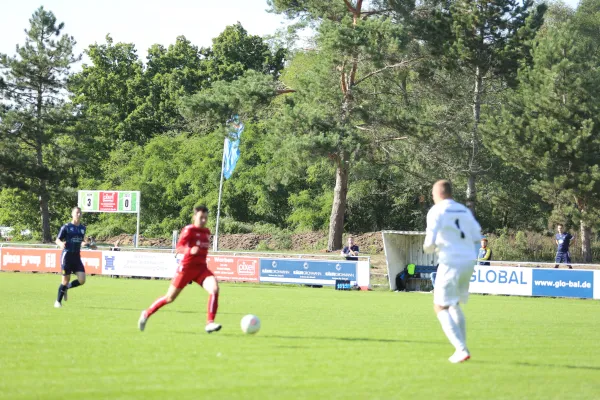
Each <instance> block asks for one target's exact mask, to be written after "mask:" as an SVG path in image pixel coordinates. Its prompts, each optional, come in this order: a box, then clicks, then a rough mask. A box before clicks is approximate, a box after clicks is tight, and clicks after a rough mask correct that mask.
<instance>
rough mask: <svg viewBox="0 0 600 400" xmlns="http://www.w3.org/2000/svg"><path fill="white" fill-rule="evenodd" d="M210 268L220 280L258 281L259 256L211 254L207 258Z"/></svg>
mask: <svg viewBox="0 0 600 400" xmlns="http://www.w3.org/2000/svg"><path fill="white" fill-rule="evenodd" d="M206 261H207V263H208V269H210V270H211V271H212V273H213V274H215V276H216V277H217V280H219V281H234V282H258V281H259V266H260V263H259V261H258V258H252V257H236V256H227V255H209V256H208V257H207V259H206Z"/></svg>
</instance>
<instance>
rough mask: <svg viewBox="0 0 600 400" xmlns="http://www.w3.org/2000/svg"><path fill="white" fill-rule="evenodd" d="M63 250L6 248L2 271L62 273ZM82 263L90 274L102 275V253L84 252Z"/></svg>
mask: <svg viewBox="0 0 600 400" xmlns="http://www.w3.org/2000/svg"><path fill="white" fill-rule="evenodd" d="M61 253H62V251H61V250H58V249H22V248H4V249H2V257H1V259H0V270H2V271H27V272H60V271H61V268H60V266H61V265H60V263H61ZM81 261H82V262H83V265H84V266H85V271H86V272H87V273H88V274H100V273H101V268H100V266H101V252H100V251H82V252H81Z"/></svg>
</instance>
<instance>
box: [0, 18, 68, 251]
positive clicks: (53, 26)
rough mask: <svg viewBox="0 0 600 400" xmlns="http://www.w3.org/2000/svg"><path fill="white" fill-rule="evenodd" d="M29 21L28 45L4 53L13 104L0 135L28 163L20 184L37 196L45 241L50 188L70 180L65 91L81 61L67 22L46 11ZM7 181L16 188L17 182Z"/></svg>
mask: <svg viewBox="0 0 600 400" xmlns="http://www.w3.org/2000/svg"><path fill="white" fill-rule="evenodd" d="M29 22H30V24H31V26H30V28H29V29H28V30H26V31H25V33H26V38H25V45H24V46H22V47H21V46H17V49H16V52H17V55H16V56H13V57H10V56H8V55H6V54H1V55H0V68H1V69H2V72H3V75H4V76H3V80H4V85H5V87H4V89H3V90H2V94H3V97H4V100H5V101H6V104H8V107H6V108H8V111H6V108H5V111H4V112H3V115H2V117H1V119H2V125H3V126H2V127H1V128H0V129H1V131H0V132H1V136H0V137H1V138H2V141H3V143H2V144H3V147H4V148H5V149H6V148H8V149H14V150H16V151H18V152H19V155H18V157H17V158H16V159H13V162H14V160H18V161H19V162H22V163H23V164H22V166H20V167H22V168H23V169H22V170H21V171H20V172H19V173H18V175H19V176H20V177H19V178H18V179H19V183H17V184H16V186H22V187H28V188H29V189H30V190H31V191H33V192H34V193H35V195H36V196H37V199H38V205H39V211H40V216H41V228H42V229H41V231H42V239H43V240H44V242H50V241H51V240H52V237H51V234H50V207H49V203H50V192H51V188H50V186H52V185H56V184H57V183H58V182H60V179H61V178H62V177H64V172H63V170H62V167H63V166H64V165H66V164H67V163H68V161H67V160H68V158H69V153H68V150H67V148H66V147H65V146H63V144H62V143H61V140H60V138H61V135H66V134H69V130H68V129H69V128H68V127H69V124H70V122H69V121H70V120H71V119H72V110H70V109H69V108H68V107H65V105H64V103H65V102H64V98H65V95H66V91H65V90H66V84H67V79H68V77H69V70H70V67H71V65H72V64H74V63H76V62H77V61H79V57H76V56H74V54H73V47H74V45H75V40H74V39H73V38H72V37H70V36H68V35H66V34H64V35H62V36H61V32H62V30H63V27H64V24H63V23H57V19H56V17H55V16H54V14H53V13H52V12H51V11H46V10H45V9H44V8H43V7H40V8H39V9H38V10H36V11H35V12H34V13H33V16H32V17H31V19H30V20H29ZM55 38H57V39H55ZM5 146H6V147H5ZM9 160H10V159H9ZM8 170H9V171H12V172H13V173H14V165H12V166H11V165H10V164H9V165H8ZM15 174H16V173H14V174H13V175H12V176H13V177H14V176H16V175H15ZM5 176H6V175H5ZM8 177H9V178H10V177H11V173H9V174H8ZM23 180H24V181H26V182H22V181H23ZM5 183H8V184H10V185H11V186H15V181H14V178H13V180H12V182H11V181H10V179H9V180H8V181H6V180H5ZM25 185H26V186H25Z"/></svg>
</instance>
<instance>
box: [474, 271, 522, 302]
mask: <svg viewBox="0 0 600 400" xmlns="http://www.w3.org/2000/svg"><path fill="white" fill-rule="evenodd" d="M531 271H532V270H531V269H530V268H519V267H494V266H483V265H476V266H475V270H474V271H473V275H472V276H471V284H470V285H469V292H471V293H489V294H507V295H518V296H531Z"/></svg>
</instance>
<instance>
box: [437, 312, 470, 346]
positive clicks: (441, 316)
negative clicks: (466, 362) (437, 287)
mask: <svg viewBox="0 0 600 400" xmlns="http://www.w3.org/2000/svg"><path fill="white" fill-rule="evenodd" d="M437 317H438V320H439V321H440V324H441V325H442V330H443V331H444V333H445V334H446V337H447V338H448V340H449V341H450V344H451V345H452V346H454V348H455V349H456V351H462V350H465V349H466V345H465V342H464V340H463V339H462V334H461V332H460V327H459V326H458V324H457V323H456V322H454V320H453V319H452V316H451V315H450V313H449V312H448V310H442V311H440V312H439V313H437Z"/></svg>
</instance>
